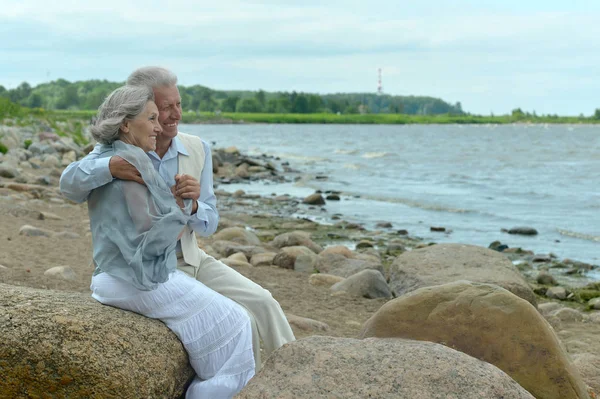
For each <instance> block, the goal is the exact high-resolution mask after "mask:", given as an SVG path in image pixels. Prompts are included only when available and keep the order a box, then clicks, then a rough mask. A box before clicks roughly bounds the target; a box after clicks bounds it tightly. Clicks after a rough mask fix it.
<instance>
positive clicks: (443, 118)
mask: <svg viewBox="0 0 600 399" xmlns="http://www.w3.org/2000/svg"><path fill="white" fill-rule="evenodd" d="M182 122H184V123H224V122H231V123H274V124H278V123H282V124H287V123H292V124H294V123H297V124H300V123H307V124H389V125H404V124H510V123H552V124H554V123H563V124H580V123H600V120H598V119H592V118H585V117H584V118H582V117H527V116H522V117H513V116H507V115H503V116H475V115H404V114H365V115H356V114H349V115H337V114H260V113H237V112H235V113H234V112H226V113H221V114H220V115H216V114H214V113H212V112H199V113H196V112H185V113H184V114H183V116H182Z"/></svg>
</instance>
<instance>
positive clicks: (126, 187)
mask: <svg viewBox="0 0 600 399" xmlns="http://www.w3.org/2000/svg"><path fill="white" fill-rule="evenodd" d="M153 100H154V97H153V94H152V90H150V89H148V88H144V87H132V86H123V87H120V88H118V89H117V90H115V91H114V92H113V93H112V94H110V95H109V96H108V98H107V99H106V100H105V101H104V103H103V104H102V105H101V106H100V109H99V111H98V117H97V120H96V123H95V125H94V126H93V127H92V135H93V136H94V138H95V139H96V140H97V141H98V142H100V143H102V144H103V146H102V154H101V157H110V156H112V155H118V156H120V157H122V158H124V159H125V160H127V161H128V162H129V163H131V164H132V165H134V166H135V167H136V168H137V169H138V170H139V171H140V174H141V176H142V178H143V180H144V182H145V186H144V185H141V184H138V183H136V182H132V181H124V180H113V181H112V182H111V183H109V184H107V185H104V186H101V187H99V188H97V189H95V190H93V191H92V193H91V194H90V197H89V200H88V206H89V214H90V223H91V229H92V239H93V246H94V263H95V266H96V269H95V271H94V275H93V277H92V284H91V289H92V291H93V293H92V297H94V298H95V299H96V300H98V301H99V302H101V303H103V304H105V305H110V306H115V307H118V308H121V309H126V310H129V311H133V312H136V313H139V314H142V315H144V316H146V317H150V318H155V319H159V320H161V321H163V322H164V323H165V324H166V325H167V326H168V327H169V328H170V329H171V330H172V331H173V332H174V333H175V334H177V336H178V337H179V339H180V340H181V342H182V343H183V345H184V347H185V349H186V351H187V353H188V355H189V360H190V363H191V365H192V367H193V368H194V370H195V371H196V374H197V376H196V378H195V379H194V381H193V382H192V384H191V385H190V387H189V388H188V390H187V393H186V398H231V397H233V395H235V394H236V393H237V392H239V391H240V390H241V389H242V388H243V387H244V386H245V384H246V383H247V382H248V380H250V378H252V376H253V375H254V358H253V352H252V333H251V329H250V321H249V318H248V316H247V313H246V312H245V311H244V310H243V309H242V308H241V307H240V306H239V305H237V304H236V303H235V302H233V301H231V300H230V299H228V298H226V297H224V296H222V295H220V294H218V293H216V292H214V291H212V290H211V289H209V288H207V287H206V286H204V285H203V284H202V283H200V282H198V281H196V280H195V279H193V278H191V277H189V276H188V275H186V274H185V273H183V272H181V271H179V270H177V269H176V266H177V258H176V253H175V249H176V242H177V239H178V236H179V235H180V234H181V232H182V229H183V228H184V227H185V225H186V223H187V221H188V220H189V217H190V211H191V202H190V200H182V199H181V198H177V197H175V196H174V195H173V193H172V190H171V189H170V188H169V187H168V186H167V185H166V183H165V182H164V180H163V179H162V178H161V177H160V176H159V175H158V173H157V172H156V171H155V170H154V168H153V166H152V163H151V161H150V159H149V158H148V156H147V155H146V152H147V151H152V150H154V149H155V148H156V137H157V135H159V134H160V133H161V127H160V125H159V124H158V110H157V108H156V105H155V104H154V101H153Z"/></svg>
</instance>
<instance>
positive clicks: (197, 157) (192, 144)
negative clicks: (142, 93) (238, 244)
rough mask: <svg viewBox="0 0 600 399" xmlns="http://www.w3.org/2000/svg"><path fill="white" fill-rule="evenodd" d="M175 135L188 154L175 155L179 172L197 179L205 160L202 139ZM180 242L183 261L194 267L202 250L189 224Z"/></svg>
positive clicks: (200, 256)
mask: <svg viewBox="0 0 600 399" xmlns="http://www.w3.org/2000/svg"><path fill="white" fill-rule="evenodd" d="M177 137H178V138H179V140H181V142H182V144H183V145H184V147H185V149H186V150H187V152H188V154H189V156H186V155H182V154H179V156H178V157H177V160H178V167H179V173H185V174H186V175H191V176H193V177H197V178H198V179H199V178H200V177H201V176H202V169H204V160H205V159H204V158H205V153H204V145H203V144H202V140H200V138H199V137H196V136H192V135H189V134H185V133H180V132H179V133H177ZM200 184H202V182H200ZM180 242H181V251H182V252H183V260H185V263H187V264H188V265H192V266H195V267H198V266H200V261H201V259H202V250H201V249H200V248H198V241H197V240H196V233H194V230H192V229H190V227H189V226H185V229H184V231H183V235H182V236H181V240H180Z"/></svg>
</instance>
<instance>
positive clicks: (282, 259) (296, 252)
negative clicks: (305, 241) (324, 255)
mask: <svg viewBox="0 0 600 399" xmlns="http://www.w3.org/2000/svg"><path fill="white" fill-rule="evenodd" d="M300 255H305V256H308V257H311V259H313V260H312V262H313V263H314V262H316V257H317V255H315V253H314V252H312V251H311V250H310V249H308V248H306V247H303V246H295V247H285V248H283V249H282V250H281V251H280V252H279V253H278V254H277V255H275V258H273V264H274V265H277V266H279V267H282V268H284V269H294V267H295V265H296V259H297V258H298V256H300ZM310 271H312V269H311V270H310Z"/></svg>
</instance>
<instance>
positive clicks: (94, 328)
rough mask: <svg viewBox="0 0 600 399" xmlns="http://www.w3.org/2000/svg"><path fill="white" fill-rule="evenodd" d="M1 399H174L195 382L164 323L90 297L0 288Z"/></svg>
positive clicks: (56, 292) (182, 353)
mask: <svg viewBox="0 0 600 399" xmlns="http://www.w3.org/2000/svg"><path fill="white" fill-rule="evenodd" d="M0 375H2V378H0V397H3V398H20V397H39V398H42V397H44V398H45V397H56V398H90V397H96V398H131V399H138V398H150V397H153V398H178V397H180V396H181V395H182V393H184V392H185V387H186V384H187V382H188V381H189V380H190V378H192V377H193V376H194V371H193V370H192V368H191V367H190V366H189V363H188V360H187V354H186V352H185V350H184V349H183V346H182V345H181V342H180V341H179V340H178V339H177V337H176V336H175V334H173V333H172V332H171V331H170V330H169V329H168V328H167V327H166V326H165V325H164V324H163V323H161V322H160V321H158V320H152V319H148V318H146V317H143V316H140V315H138V314H135V313H131V312H127V311H124V310H120V309H116V308H113V307H110V306H104V305H101V304H100V303H98V302H96V301H95V300H94V299H92V298H91V297H90V295H89V294H81V293H73V292H59V291H51V290H38V289H32V288H26V287H16V286H11V285H7V284H0Z"/></svg>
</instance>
